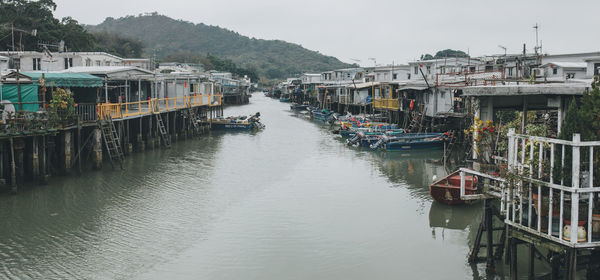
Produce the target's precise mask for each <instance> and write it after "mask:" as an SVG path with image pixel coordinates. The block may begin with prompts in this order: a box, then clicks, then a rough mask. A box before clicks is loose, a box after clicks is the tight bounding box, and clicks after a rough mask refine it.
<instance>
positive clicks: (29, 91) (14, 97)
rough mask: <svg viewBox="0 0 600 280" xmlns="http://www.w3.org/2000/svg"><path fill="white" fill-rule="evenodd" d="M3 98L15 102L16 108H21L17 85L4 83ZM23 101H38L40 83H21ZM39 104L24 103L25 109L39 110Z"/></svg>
mask: <svg viewBox="0 0 600 280" xmlns="http://www.w3.org/2000/svg"><path fill="white" fill-rule="evenodd" d="M1 93H2V98H1V100H9V101H10V102H12V103H15V109H17V110H19V105H18V103H19V96H18V90H17V85H15V84H9V85H2V92H1ZM21 101H22V102H38V85H37V84H22V85H21ZM39 108H40V105H39V104H23V110H24V111H32V112H35V111H38V110H39Z"/></svg>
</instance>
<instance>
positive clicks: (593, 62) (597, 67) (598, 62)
mask: <svg viewBox="0 0 600 280" xmlns="http://www.w3.org/2000/svg"><path fill="white" fill-rule="evenodd" d="M585 62H586V63H587V67H586V75H587V77H588V78H593V77H594V76H598V75H599V74H600V56H595V57H590V58H587V59H586V60H585Z"/></svg>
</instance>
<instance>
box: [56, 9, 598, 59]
mask: <svg viewBox="0 0 600 280" xmlns="http://www.w3.org/2000/svg"><path fill="white" fill-rule="evenodd" d="M55 2H56V4H57V5H58V8H57V10H56V12H55V15H56V17H58V18H62V17H65V16H71V17H73V18H75V19H76V20H78V21H79V22H81V23H85V24H98V23H101V22H102V21H103V20H104V18H106V17H114V18H118V17H122V16H126V15H137V14H140V13H146V12H155V11H156V12H158V13H159V14H163V15H167V16H169V17H172V18H175V19H182V20H186V21H191V22H194V23H200V22H202V23H205V24H208V25H217V26H220V27H224V28H227V29H230V30H234V31H236V32H238V33H240V34H242V35H246V36H249V37H256V38H261V39H280V40H284V41H288V42H293V43H297V44H300V45H302V46H304V47H306V48H308V49H311V50H316V51H319V52H321V53H323V54H326V55H332V56H335V57H337V58H339V59H341V60H342V61H345V62H350V63H351V62H353V59H357V60H360V64H361V65H363V66H367V65H368V66H370V65H373V64H374V62H373V60H371V59H370V58H374V59H376V61H377V64H391V63H392V62H394V63H395V64H405V63H406V62H408V61H412V60H415V59H417V58H419V56H420V55H421V54H423V53H431V54H434V53H435V52H436V51H438V50H441V49H446V48H451V49H459V50H463V51H465V52H469V53H470V54H471V55H473V56H478V55H484V54H498V53H504V50H502V49H501V48H500V47H498V45H502V46H505V47H506V48H508V52H509V53H518V52H521V51H522V47H523V43H526V44H527V48H528V50H529V51H532V50H533V46H534V45H535V30H534V29H533V28H532V27H533V26H534V25H535V23H538V24H539V26H540V29H539V38H540V40H541V41H542V42H543V47H544V52H545V53H552V54H556V53H568V52H588V51H600V32H599V31H600V17H599V16H598V11H599V10H600V1H599V0H581V1H577V0H576V1H566V0H562V1H559V0H497V1H487V0H453V1H450V0H412V1H405V0H339V1H329V0H296V1H290V0H251V1H250V0H211V1H205V0H196V1H191V0H187V1H184V0H144V1H140V0H102V1H98V0H94V1H88V0H55Z"/></svg>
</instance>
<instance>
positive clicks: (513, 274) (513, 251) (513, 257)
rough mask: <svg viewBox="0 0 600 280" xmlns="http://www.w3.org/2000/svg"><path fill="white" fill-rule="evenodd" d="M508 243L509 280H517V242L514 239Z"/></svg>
mask: <svg viewBox="0 0 600 280" xmlns="http://www.w3.org/2000/svg"><path fill="white" fill-rule="evenodd" d="M509 243H510V279H512V280H517V279H518V271H517V246H518V244H517V240H516V239H514V238H511V239H509Z"/></svg>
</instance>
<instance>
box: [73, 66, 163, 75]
mask: <svg viewBox="0 0 600 280" xmlns="http://www.w3.org/2000/svg"><path fill="white" fill-rule="evenodd" d="M126 71H139V72H141V73H140V74H153V72H152V71H148V70H146V69H142V68H139V67H135V66H77V67H71V68H69V69H66V70H63V71H61V72H63V73H88V74H96V75H107V74H112V73H119V72H126Z"/></svg>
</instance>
